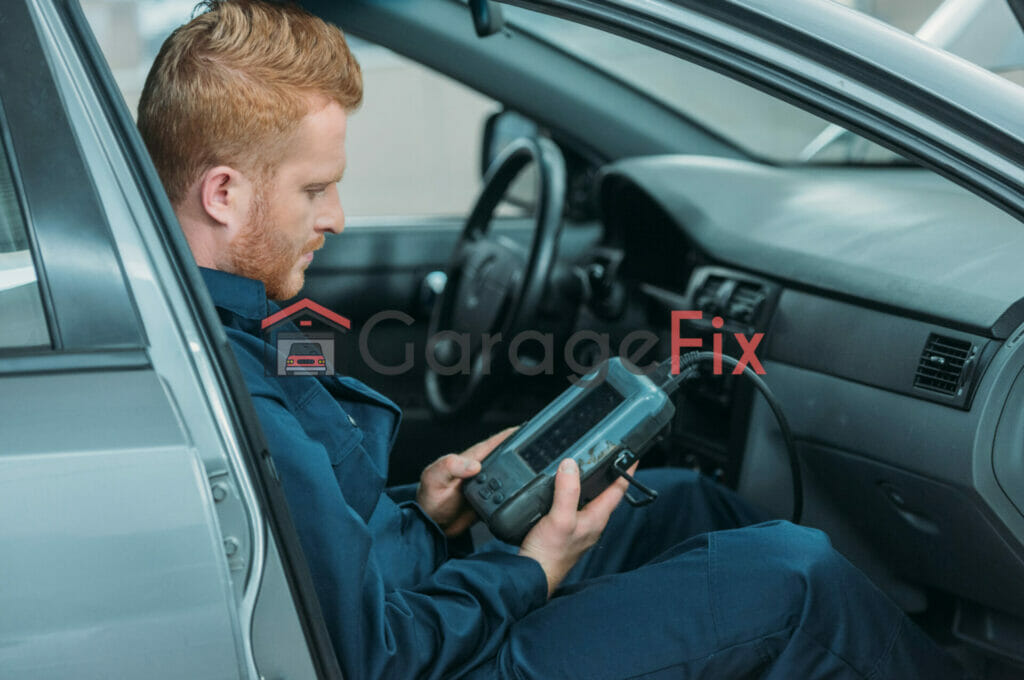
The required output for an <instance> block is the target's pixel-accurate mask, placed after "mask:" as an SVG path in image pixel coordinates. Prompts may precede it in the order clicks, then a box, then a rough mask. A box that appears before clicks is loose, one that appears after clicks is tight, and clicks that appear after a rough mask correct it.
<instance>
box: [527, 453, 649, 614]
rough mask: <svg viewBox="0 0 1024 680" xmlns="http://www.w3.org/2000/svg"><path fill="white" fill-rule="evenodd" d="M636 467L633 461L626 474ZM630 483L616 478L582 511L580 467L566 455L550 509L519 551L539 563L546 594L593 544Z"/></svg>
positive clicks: (559, 467) (558, 473)
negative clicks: (546, 587)
mask: <svg viewBox="0 0 1024 680" xmlns="http://www.w3.org/2000/svg"><path fill="white" fill-rule="evenodd" d="M635 470H636V463H634V464H633V467H631V468H630V470H629V473H630V474H633V472H634V471H635ZM628 488H629V483H628V482H627V481H626V480H625V479H623V478H621V477H619V478H618V479H616V480H615V481H614V482H613V483H612V484H611V486H609V487H608V488H607V489H605V490H604V491H602V492H601V493H600V494H599V495H598V496H597V497H596V498H595V499H594V500H592V501H590V502H589V503H587V505H586V507H584V508H583V509H582V510H577V508H578V507H579V503H580V469H579V467H578V466H577V465H576V461H574V460H573V459H571V458H566V459H565V460H563V461H562V463H561V464H560V465H559V466H558V472H557V474H556V475H555V496H554V499H553V501H552V503H551V510H550V511H548V514H547V515H545V516H544V517H542V518H541V520H540V521H539V522H537V524H536V525H535V526H534V527H533V529H531V530H530V533H528V534H526V538H524V539H523V543H522V545H521V546H520V547H519V554H520V555H523V556H525V557H530V558H533V559H535V560H537V562H539V563H540V566H541V569H543V570H544V575H545V576H547V578H548V597H551V593H553V592H555V588H557V587H558V584H560V583H561V582H562V579H564V578H565V575H566V574H568V573H569V570H570V569H572V567H573V565H574V564H576V563H577V562H578V561H579V559H580V557H581V556H582V555H583V553H585V552H586V551H587V550H588V549H589V548H590V547H591V546H592V545H594V544H595V543H597V539H599V538H600V537H601V532H602V531H604V528H605V526H606V525H607V524H608V518H609V517H611V514H612V510H614V509H615V507H616V506H617V505H618V504H619V502H620V501H621V500H622V497H623V496H624V495H625V494H626V490H627V489H628Z"/></svg>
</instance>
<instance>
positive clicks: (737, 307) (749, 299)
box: [726, 283, 765, 323]
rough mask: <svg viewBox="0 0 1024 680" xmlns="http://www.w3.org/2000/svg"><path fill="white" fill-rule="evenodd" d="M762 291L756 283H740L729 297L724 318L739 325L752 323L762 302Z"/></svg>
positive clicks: (763, 295)
mask: <svg viewBox="0 0 1024 680" xmlns="http://www.w3.org/2000/svg"><path fill="white" fill-rule="evenodd" d="M764 299H765V293H764V289H763V288H762V287H761V286H759V285H757V284H756V283H740V284H738V285H737V286H736V289H735V290H734V291H733V293H732V295H731V296H729V304H728V305H727V306H726V309H727V311H726V316H727V317H728V318H730V319H732V320H734V321H739V322H741V323H753V321H754V319H756V318H757V313H758V312H759V311H760V310H761V304H762V303H763V302H764Z"/></svg>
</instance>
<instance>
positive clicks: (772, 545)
mask: <svg viewBox="0 0 1024 680" xmlns="http://www.w3.org/2000/svg"><path fill="white" fill-rule="evenodd" d="M479 672H480V673H481V674H480V675H478V676H476V677H488V678H516V679H518V680H525V679H527V678H537V679H538V680H539V679H544V680H549V679H552V678H588V680H590V679H593V680H619V679H624V678H648V679H654V678H707V679H709V680H729V679H730V678H766V679H768V680H796V679H799V680H813V679H815V678H830V679H840V678H861V679H865V680H866V679H870V680H876V679H878V680H881V679H891V680H914V679H915V678H921V679H927V680H946V679H947V678H950V679H951V678H956V677H960V675H959V671H958V670H957V669H956V667H955V665H954V664H953V663H952V662H951V661H949V659H948V658H947V657H946V656H945V655H944V654H943V653H942V651H941V650H940V649H939V648H938V647H937V646H936V645H935V644H934V643H933V642H931V641H930V640H929V639H928V638H927V637H926V636H925V635H924V634H923V633H921V632H920V631H919V630H918V629H916V628H915V627H914V626H913V625H912V624H911V623H910V621H908V620H907V619H906V617H905V616H904V615H903V613H902V612H901V611H899V609H898V608H897V607H896V606H895V605H893V604H892V603H891V602H889V601H888V600H887V599H886V598H885V596H884V595H882V594H881V593H880V592H879V591H878V590H877V589H876V588H875V587H874V586H873V585H872V584H871V583H870V582H869V581H868V579H867V578H866V577H865V576H864V575H863V574H861V573H860V572H859V571H857V570H856V569H855V568H854V567H852V566H851V565H850V564H849V562H847V561H846V560H845V559H844V558H843V557H841V556H840V555H839V554H838V553H836V552H835V551H834V550H833V549H832V548H831V546H830V545H829V543H828V539H827V538H825V536H824V534H822V533H821V532H818V531H815V530H813V529H806V528H801V527H795V526H793V525H791V524H789V523H786V522H773V523H767V524H761V525H757V526H753V527H747V528H743V529H736V530H732V531H722V532H717V533H711V534H705V535H700V536H696V537H694V538H692V539H690V540H689V541H687V542H685V543H684V544H682V545H680V546H678V547H677V548H675V549H673V550H670V551H668V552H665V553H664V554H662V555H661V556H660V557H658V558H657V559H655V560H654V561H652V562H650V563H649V564H646V565H644V566H642V567H640V568H638V569H636V570H634V571H630V572H626V573H622V574H616V575H609V576H604V577H599V578H595V579H592V580H590V581H587V582H584V583H581V584H578V585H577V586H576V587H575V588H573V589H571V590H570V591H569V592H566V593H565V594H564V595H562V596H560V597H555V598H554V599H552V600H551V601H550V602H549V603H548V604H547V605H545V606H544V607H541V608H540V609H538V610H536V611H534V612H532V613H531V614H529V615H528V616H526V617H525V618H523V619H522V620H521V621H519V622H518V623H517V624H515V626H513V628H512V631H511V632H510V634H509V637H508V638H507V640H506V642H505V644H504V646H503V647H502V649H501V651H500V653H499V656H498V657H497V658H495V659H493V660H492V661H491V663H490V664H489V665H488V666H487V667H486V668H482V669H479Z"/></svg>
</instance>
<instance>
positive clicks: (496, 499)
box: [492, 491, 505, 504]
mask: <svg viewBox="0 0 1024 680" xmlns="http://www.w3.org/2000/svg"><path fill="white" fill-rule="evenodd" d="M492 500H493V501H494V502H495V503H496V504H497V503H504V502H505V494H503V493H501V492H500V491H499V492H498V493H496V494H494V498H493V499H492Z"/></svg>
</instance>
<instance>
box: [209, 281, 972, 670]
mask: <svg viewBox="0 0 1024 680" xmlns="http://www.w3.org/2000/svg"><path fill="white" fill-rule="evenodd" d="M201 271H202V274H203V277H204V279H205V281H206V285H207V287H208V289H209V292H210V294H211V296H212V298H213V301H214V304H215V306H216V308H217V311H218V313H219V314H220V317H221V320H222V322H223V323H224V327H225V330H226V332H227V337H228V340H229V341H230V343H231V346H232V347H233V349H234V352H235V356H236V357H237V360H238V364H239V366H240V368H241V370H242V374H243V376H244V378H245V381H246V383H247V385H248V387H249V390H250V392H251V394H252V398H253V403H254V405H255V408H256V413H257V415H258V417H259V420H260V423H261V425H262V428H263V432H264V434H265V436H266V439H267V443H268V444H269V448H270V451H271V454H272V456H273V460H274V463H275V466H276V468H277V471H278V474H279V476H280V479H281V484H282V487H283V490H284V493H285V497H286V498H287V500H288V505H289V509H290V511H291V515H292V518H293V520H294V523H295V527H296V529H297V531H298V536H299V540H300V543H301V545H302V548H303V551H304V553H305V557H306V561H307V563H308V564H309V569H310V572H311V574H312V577H313V582H314V585H315V588H316V592H317V595H318V597H319V600H320V606H321V609H322V611H323V614H324V617H325V620H326V623H327V629H328V631H329V632H330V636H331V639H332V641H333V643H334V648H335V651H336V652H337V655H338V659H339V661H340V664H341V667H342V670H343V672H344V673H345V676H346V678H348V679H349V680H369V679H371V678H401V679H412V678H460V677H473V678H488V679H491V678H495V679H496V678H520V679H521V678H537V679H544V680H550V679H552V678H581V679H585V680H600V679H603V678H607V679H613V678H614V679H620V678H698V677H699V678H708V679H711V680H724V679H728V678H756V677H763V678H770V679H773V680H775V679H777V680H802V679H805V678H807V679H809V678H830V679H832V678H891V679H893V680H912V679H913V678H927V679H928V680H942V679H944V678H953V677H960V676H959V674H958V673H957V670H956V668H955V666H954V665H953V664H952V663H951V662H950V661H949V660H948V659H947V658H946V657H945V655H944V654H943V653H942V652H941V650H940V649H939V648H938V647H937V646H935V645H934V644H933V643H932V642H931V641H930V639H928V638H927V637H926V636H925V635H924V634H923V633H921V632H920V631H919V630H918V629H916V628H915V627H914V626H913V624H911V622H910V621H909V620H908V619H907V618H906V617H905V616H904V615H903V613H902V612H901V611H899V610H898V608H897V607H895V606H894V605H893V604H892V603H891V602H889V601H888V600H887V599H886V598H885V597H884V596H883V595H882V594H881V593H880V592H879V591H878V590H877V589H876V588H875V587H874V586H873V585H872V584H871V583H870V582H869V581H868V580H867V578H866V577H864V576H863V575H862V574H861V573H860V572H859V571H857V570H856V569H855V568H853V567H852V566H851V565H850V564H849V563H848V562H847V561H846V560H845V559H843V558H842V557H841V556H840V555H839V554H838V553H836V552H835V551H834V550H833V549H832V548H831V546H830V545H829V542H828V539H827V538H826V537H825V536H824V535H823V534H822V533H820V532H818V531H815V530H812V529H807V528H802V527H796V526H793V525H792V524H789V523H787V522H769V523H762V524H755V523H756V522H758V521H759V518H758V517H757V515H756V513H755V512H754V511H753V510H751V509H750V508H748V507H747V506H746V505H745V504H744V503H743V502H742V501H741V500H740V499H738V498H737V497H736V496H734V495H733V494H731V493H730V492H729V491H728V490H726V489H723V488H722V487H720V486H719V485H716V484H714V483H712V482H709V481H707V480H706V479H705V478H702V477H699V476H697V475H694V474H692V473H690V472H686V471H680V470H663V471H653V472H649V473H643V474H644V475H645V476H644V480H645V481H646V483H647V484H649V485H651V486H654V487H655V488H657V489H658V490H659V491H660V492H661V497H660V498H659V500H658V501H657V502H656V503H654V504H652V505H650V506H648V507H646V508H643V509H635V508H631V507H628V506H626V505H625V504H623V505H622V506H621V507H619V508H618V509H617V510H616V511H615V513H613V515H612V519H611V521H610V522H609V525H608V527H607V529H606V530H605V533H604V535H603V536H602V538H601V540H600V541H599V542H598V544H597V545H596V546H595V547H594V548H592V549H591V550H590V551H589V552H588V553H587V554H586V555H585V556H584V557H583V559H582V560H581V561H580V563H579V564H577V565H576V567H575V568H574V569H573V570H572V572H571V573H570V574H569V576H568V578H567V579H566V581H565V582H564V583H563V585H562V586H561V588H560V589H559V590H558V591H557V592H556V594H555V596H554V597H553V598H551V600H550V601H549V600H548V598H547V582H546V579H545V576H544V573H543V571H542V570H541V568H540V566H539V565H538V563H537V562H535V561H534V560H532V559H529V558H526V557H520V556H518V555H517V554H516V549H515V548H514V547H512V546H507V545H504V544H501V543H498V542H493V543H490V544H487V545H485V546H483V547H482V548H481V549H477V550H475V551H471V552H469V553H468V554H466V555H464V556H461V557H453V556H450V554H449V552H450V546H449V543H448V541H447V540H446V538H445V536H444V534H443V532H442V531H441V530H440V529H439V528H438V527H437V525H436V524H435V523H434V522H433V521H432V520H431V519H430V518H429V517H428V516H427V515H426V514H425V513H424V512H423V511H422V510H421V509H420V507H419V506H418V505H417V504H416V503H415V502H414V500H413V498H414V496H415V493H414V490H413V489H412V488H411V487H404V488H399V489H386V488H385V479H386V476H387V469H388V455H389V451H390V449H391V446H392V444H393V442H394V439H395V434H396V432H397V429H398V424H399V420H400V417H401V414H400V411H399V409H398V407H397V406H396V405H395V404H394V403H393V402H391V401H390V400H388V399H387V398H385V397H383V396H382V395H380V394H378V393H377V392H375V391H373V390H372V389H370V388H369V387H367V386H366V385H364V384H362V383H361V382H359V381H357V380H355V379H352V378H347V377H333V376H332V377H314V376H287V377H276V376H272V375H268V371H267V370H266V369H265V364H264V362H265V357H266V356H267V352H268V347H267V345H266V343H265V342H264V340H263V337H262V335H261V329H260V321H261V320H262V319H263V318H264V317H266V316H268V315H270V314H272V313H273V312H275V311H277V310H278V307H277V306H276V305H275V304H274V303H272V302H268V300H267V298H266V294H265V291H264V287H263V284H262V283H260V282H258V281H253V280H250V279H245V278H242V277H239V276H234V275H231V274H227V273H223V272H219V271H214V270H209V269H202V270H201ZM270 351H271V352H273V350H272V349H270ZM709 532H710V533H709Z"/></svg>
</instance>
